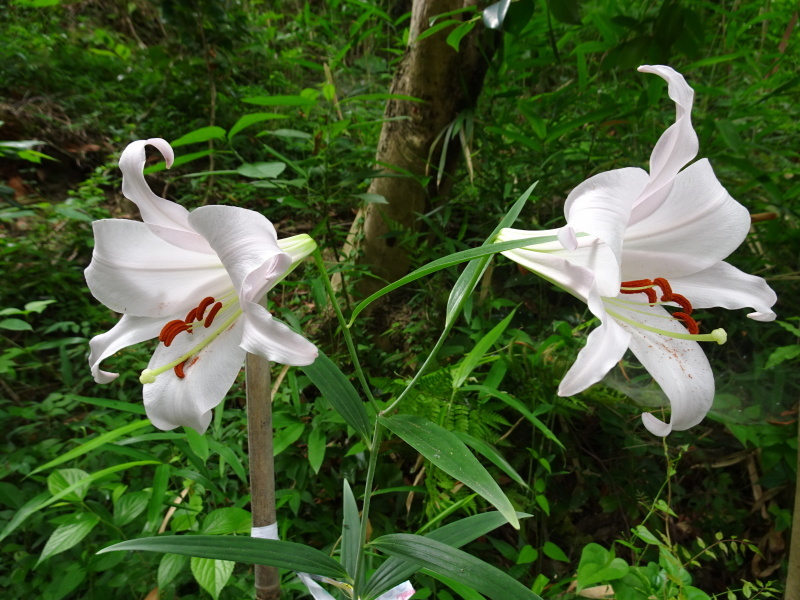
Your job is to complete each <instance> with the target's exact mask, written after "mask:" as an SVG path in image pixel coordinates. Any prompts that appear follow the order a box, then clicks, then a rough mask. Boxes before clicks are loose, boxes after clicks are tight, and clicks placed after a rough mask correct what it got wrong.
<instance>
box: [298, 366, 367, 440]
mask: <svg viewBox="0 0 800 600" xmlns="http://www.w3.org/2000/svg"><path fill="white" fill-rule="evenodd" d="M300 368H301V369H303V372H304V373H305V374H306V375H308V378H309V379H310V380H311V382H312V383H313V384H314V385H315V386H317V388H318V389H319V391H320V392H322V395H323V396H325V398H326V399H327V400H328V402H330V403H331V406H333V408H334V409H335V410H336V412H338V413H339V414H340V415H341V416H342V418H343V419H344V420H345V423H347V424H348V425H350V427H352V428H353V429H355V430H356V432H357V433H358V434H359V435H360V436H361V437H362V438H363V439H364V441H365V442H366V443H367V445H369V441H370V431H371V429H372V428H371V426H370V423H369V417H368V416H367V409H366V408H364V403H363V402H362V401H361V398H360V397H359V395H358V392H357V391H356V388H355V387H353V384H352V383H350V381H349V380H348V379H347V377H345V375H344V373H342V371H341V370H340V369H339V367H337V366H336V365H335V364H334V362H333V361H332V360H331V359H330V358H328V357H327V356H326V355H325V354H324V353H323V352H322V350H320V351H319V356H317V359H316V360H315V361H314V362H313V363H312V364H310V365H308V366H305V367H300Z"/></svg>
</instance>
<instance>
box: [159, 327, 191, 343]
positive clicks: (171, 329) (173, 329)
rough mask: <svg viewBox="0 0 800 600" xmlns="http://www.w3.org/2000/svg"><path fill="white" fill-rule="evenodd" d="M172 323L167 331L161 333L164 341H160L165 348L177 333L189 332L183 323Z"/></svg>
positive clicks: (165, 329)
mask: <svg viewBox="0 0 800 600" xmlns="http://www.w3.org/2000/svg"><path fill="white" fill-rule="evenodd" d="M172 323H173V324H172V326H170V327H169V329H167V328H164V331H163V333H164V339H163V340H161V341H163V342H164V345H165V346H169V345H170V344H171V343H172V341H173V340H174V339H175V337H176V336H177V335H178V334H179V333H182V332H184V331H188V330H189V326H188V325H187V324H186V323H184V322H183V321H172Z"/></svg>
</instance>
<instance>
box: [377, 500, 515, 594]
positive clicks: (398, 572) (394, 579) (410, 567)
mask: <svg viewBox="0 0 800 600" xmlns="http://www.w3.org/2000/svg"><path fill="white" fill-rule="evenodd" d="M530 516H531V515H529V514H527V513H521V512H518V513H517V517H518V518H520V519H525V518H528V517H530ZM507 522H508V521H506V519H505V517H504V516H503V515H501V514H500V513H499V512H486V513H481V514H478V515H472V516H470V517H466V518H464V519H459V520H458V521H454V522H452V523H448V524H447V525H444V526H442V527H440V528H439V529H436V530H434V531H431V532H430V533H426V534H425V537H426V538H429V539H432V540H436V541H438V542H441V543H442V544H447V545H448V546H451V547H453V548H460V547H461V546H463V545H464V544H468V543H469V542H471V541H473V540H476V539H478V538H479V537H481V536H482V535H486V534H487V533H489V532H490V531H492V530H494V529H497V528H498V527H500V526H501V525H505V524H506V523H507ZM420 568H421V567H420V566H419V565H418V564H416V563H412V562H408V561H406V560H403V559H401V558H396V557H394V556H392V557H390V558H389V559H388V560H387V561H386V562H384V563H383V564H382V565H381V566H380V567H378V569H377V570H376V571H375V573H374V574H373V575H372V577H371V578H370V580H369V582H368V584H367V589H366V590H365V592H364V598H365V600H374V599H375V598H377V597H378V596H380V595H381V594H382V593H383V592H385V591H387V590H390V589H392V588H393V587H394V586H396V585H397V584H398V583H400V582H401V581H405V580H406V579H408V578H409V577H411V576H412V575H413V574H414V573H416V572H417V571H419V569H420Z"/></svg>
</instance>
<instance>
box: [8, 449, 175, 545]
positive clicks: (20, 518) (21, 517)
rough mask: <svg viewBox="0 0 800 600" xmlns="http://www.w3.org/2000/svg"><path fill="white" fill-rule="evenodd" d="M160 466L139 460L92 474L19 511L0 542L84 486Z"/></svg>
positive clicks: (154, 461)
mask: <svg viewBox="0 0 800 600" xmlns="http://www.w3.org/2000/svg"><path fill="white" fill-rule="evenodd" d="M158 464H161V463H159V462H158V461H157V460H137V461H135V462H128V463H123V464H121V465H114V466H113V467H109V468H107V469H103V470H102V471H97V473H92V474H91V475H89V476H88V477H84V478H83V479H81V480H79V481H76V482H75V483H73V484H72V485H69V486H67V487H65V488H64V489H62V490H61V491H60V492H58V493H57V494H54V495H53V496H51V497H50V498H48V499H47V500H45V501H44V502H42V503H41V504H39V505H37V506H35V507H33V508H30V509H29V508H27V506H28V504H30V503H28V504H26V505H25V506H24V507H22V508H21V509H20V510H19V511H17V514H15V515H14V518H13V519H11V521H9V522H8V524H7V525H6V526H5V528H4V529H3V531H2V532H0V541H2V540H4V539H5V538H7V537H8V536H9V535H11V533H12V532H13V531H14V530H15V529H16V528H17V527H19V526H20V525H22V523H23V522H24V521H25V520H26V519H27V518H28V517H29V516H30V515H32V514H33V513H35V512H38V511H40V510H42V509H43V508H47V507H48V506H50V505H51V504H53V503H54V502H58V501H59V500H61V499H62V498H63V497H64V496H67V495H68V494H70V493H71V492H73V491H75V490H77V489H78V488H80V487H82V486H85V485H88V484H89V483H91V482H93V481H96V480H98V479H102V478H103V477H106V476H107V475H111V474H112V473H116V472H117V471H124V470H125V469H130V468H132V467H141V466H144V465H158ZM41 497H42V496H37V498H41Z"/></svg>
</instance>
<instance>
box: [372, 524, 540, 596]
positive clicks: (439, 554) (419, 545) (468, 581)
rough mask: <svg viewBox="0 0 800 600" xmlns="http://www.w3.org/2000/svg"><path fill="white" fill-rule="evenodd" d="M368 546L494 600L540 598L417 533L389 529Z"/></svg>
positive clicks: (484, 565) (487, 566) (469, 557)
mask: <svg viewBox="0 0 800 600" xmlns="http://www.w3.org/2000/svg"><path fill="white" fill-rule="evenodd" d="M370 545H371V546H372V547H374V548H377V549H378V550H380V551H381V552H385V553H386V554H389V555H391V556H396V557H398V558H402V559H404V560H408V561H411V562H413V563H416V564H418V565H419V566H420V567H423V568H426V569H430V570H431V571H433V572H434V573H439V574H440V575H444V576H445V577H449V578H450V579H453V580H455V581H457V582H459V583H462V584H464V585H468V586H469V587H471V588H472V589H474V590H475V591H477V592H480V593H481V594H484V595H485V596H488V597H489V598H493V599H494V600H511V599H512V598H513V600H541V598H540V597H539V596H537V595H536V594H534V593H533V592H532V591H530V590H529V589H528V588H526V587H525V586H524V585H522V584H521V583H520V582H519V581H517V580H516V579H514V578H512V577H510V576H509V575H507V574H506V573H504V572H503V571H501V570H500V569H498V568H497V567H493V566H492V565H490V564H488V563H485V562H483V561H482V560H480V559H478V558H475V557H474V556H472V555H471V554H467V553H466V552H463V551H462V550H457V549H456V548H452V547H450V546H447V545H446V544H443V543H441V542H437V541H436V540H432V539H430V538H427V537H424V536H421V535H412V534H408V533H393V534H389V535H384V536H382V537H379V538H378V539H377V540H374V541H373V542H372V543H371V544H370Z"/></svg>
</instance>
